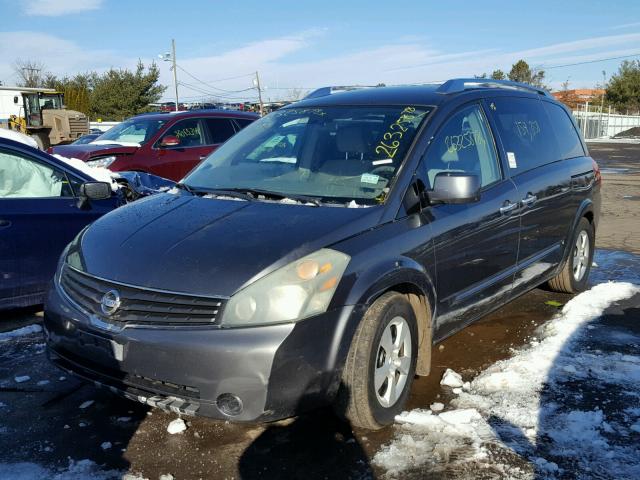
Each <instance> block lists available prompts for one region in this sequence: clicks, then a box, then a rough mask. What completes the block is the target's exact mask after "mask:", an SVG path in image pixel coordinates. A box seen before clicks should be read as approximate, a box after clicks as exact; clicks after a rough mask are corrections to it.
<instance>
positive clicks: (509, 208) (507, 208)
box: [500, 200, 518, 215]
mask: <svg viewBox="0 0 640 480" xmlns="http://www.w3.org/2000/svg"><path fill="white" fill-rule="evenodd" d="M516 208H518V204H517V203H511V202H510V201H509V200H506V201H505V202H504V205H503V206H502V207H500V213H501V214H502V215H509V214H510V213H511V212H513V211H514V210H515V209H516Z"/></svg>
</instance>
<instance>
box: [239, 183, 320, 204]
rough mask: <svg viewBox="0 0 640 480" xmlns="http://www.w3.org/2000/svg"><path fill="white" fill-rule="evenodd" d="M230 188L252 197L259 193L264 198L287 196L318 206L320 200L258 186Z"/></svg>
mask: <svg viewBox="0 0 640 480" xmlns="http://www.w3.org/2000/svg"><path fill="white" fill-rule="evenodd" d="M230 190H231V191H234V192H246V193H248V194H250V195H252V196H253V197H254V198H257V197H258V196H260V195H262V196H263V197H266V198H276V199H281V200H284V199H286V198H289V199H291V200H295V201H296V202H300V203H310V204H311V205H313V206H314V207H319V206H320V201H319V200H318V199H317V198H315V197H309V196H307V195H298V194H295V193H280V192H271V191H269V190H262V189H259V188H232V189H230Z"/></svg>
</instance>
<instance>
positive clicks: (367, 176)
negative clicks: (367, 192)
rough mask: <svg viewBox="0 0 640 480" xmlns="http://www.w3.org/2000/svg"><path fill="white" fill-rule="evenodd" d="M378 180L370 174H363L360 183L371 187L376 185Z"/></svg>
mask: <svg viewBox="0 0 640 480" xmlns="http://www.w3.org/2000/svg"><path fill="white" fill-rule="evenodd" d="M379 179H380V176H379V175H374V174H372V173H363V174H362V176H361V177H360V183H371V184H373V185H377V184H378V180H379Z"/></svg>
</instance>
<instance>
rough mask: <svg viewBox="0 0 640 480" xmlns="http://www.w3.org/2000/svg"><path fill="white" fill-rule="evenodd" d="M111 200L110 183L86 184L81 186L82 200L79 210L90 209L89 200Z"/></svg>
mask: <svg viewBox="0 0 640 480" xmlns="http://www.w3.org/2000/svg"><path fill="white" fill-rule="evenodd" d="M108 198H111V184H109V183H108V182H85V183H83V184H82V185H80V198H79V199H78V208H79V209H81V210H86V209H87V208H89V204H90V202H89V200H106V199H108Z"/></svg>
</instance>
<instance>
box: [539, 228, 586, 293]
mask: <svg viewBox="0 0 640 480" xmlns="http://www.w3.org/2000/svg"><path fill="white" fill-rule="evenodd" d="M594 249H595V231H594V228H593V225H592V224H591V222H589V220H588V219H586V218H584V217H582V218H581V219H580V222H579V223H578V226H577V227H576V230H575V232H574V234H573V238H572V240H571V251H570V252H569V258H567V262H566V263H565V265H564V267H563V268H562V271H561V272H560V273H559V274H558V276H556V277H555V278H553V279H551V280H549V288H551V290H553V291H555V292H560V293H578V292H581V291H583V290H584V289H586V288H587V283H588V281H589V272H590V271H591V264H592V263H593V252H594Z"/></svg>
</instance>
